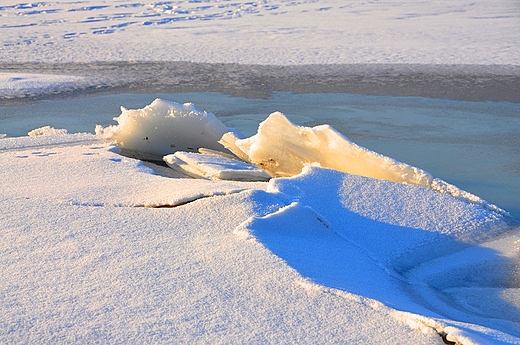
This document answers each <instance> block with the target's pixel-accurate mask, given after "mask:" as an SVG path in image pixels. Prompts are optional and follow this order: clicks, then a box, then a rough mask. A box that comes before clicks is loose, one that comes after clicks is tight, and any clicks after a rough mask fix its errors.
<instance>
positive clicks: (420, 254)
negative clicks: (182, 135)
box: [0, 134, 520, 344]
mask: <svg viewBox="0 0 520 345" xmlns="http://www.w3.org/2000/svg"><path fill="white" fill-rule="evenodd" d="M117 151H118V150H117V149H114V148H113V147H111V146H110V145H107V144H103V142H102V140H101V138H99V136H95V135H86V134H81V135H76V134H74V135H71V134H68V135H54V136H53V135H51V136H37V137H19V138H6V139H3V140H1V141H0V164H1V165H2V166H3V167H4V169H1V170H0V184H1V187H2V188H1V189H0V190H1V192H0V223H2V225H3V232H2V236H3V237H2V238H3V240H2V241H1V242H0V251H1V252H2V256H1V259H2V265H0V270H1V273H2V277H4V279H2V280H0V292H2V293H0V305H1V306H2V316H3V318H2V321H3V322H2V324H1V325H0V342H3V343H51V342H55V341H56V339H57V337H59V338H60V339H71V341H74V340H76V342H77V339H78V338H77V337H78V335H81V339H84V340H85V342H88V343H96V342H99V341H100V339H101V340H102V341H105V342H110V343H114V342H118V341H124V342H128V343H135V342H147V343H193V342H201V343H221V342H234V343H242V342H244V341H246V342H247V343H251V344H261V343H266V342H267V343H287V342H289V343H292V342H296V343H298V344H309V343H331V342H338V343H377V344H395V343H396V342H397V343H399V342H400V341H399V339H404V341H403V343H414V344H439V343H440V336H439V333H443V332H444V333H447V334H448V338H449V339H451V340H454V341H455V340H458V341H460V340H461V339H465V340H467V341H468V343H478V341H477V340H478V339H483V340H484V341H489V342H491V343H499V342H503V343H510V344H519V343H520V338H518V337H519V336H520V332H519V331H518V327H516V326H515V325H514V324H513V323H512V322H511V321H514V320H516V317H517V313H518V308H516V307H515V303H514V297H515V296H516V295H517V293H518V288H517V286H514V285H512V284H510V285H507V284H506V283H505V281H503V280H495V279H494V278H495V277H496V273H495V272H504V273H509V272H510V271H511V270H512V269H513V268H514V267H513V266H514V265H511V260H513V259H515V258H517V257H518V246H517V243H515V241H518V236H516V237H512V238H513V239H514V241H513V242H511V241H506V240H505V239H504V241H506V244H507V245H504V244H503V243H499V241H494V242H489V243H491V244H487V242H488V241H489V240H490V239H494V238H495V237H496V236H498V235H500V234H501V233H503V232H504V231H505V230H507V229H508V221H507V219H506V218H505V217H503V216H501V215H499V214H497V213H494V212H491V211H489V210H487V209H485V208H483V207H481V206H479V205H476V204H471V203H467V202H464V201H461V200H459V199H456V198H453V197H451V196H449V195H445V194H440V193H436V192H433V191H432V190H429V189H425V188H421V187H418V186H414V185H406V184H402V183H395V182H391V181H386V180H381V179H373V178H368V177H363V176H358V175H353V174H348V173H343V172H339V171H335V170H331V169H325V168H319V167H305V168H304V169H303V172H302V173H300V174H299V175H296V176H293V177H288V178H276V179H271V181H270V182H269V183H265V182H237V181H217V180H210V179H184V178H183V179H180V178H167V177H166V176H167V175H166V174H164V173H165V170H169V171H171V169H169V168H165V167H159V166H157V165H154V164H149V163H146V164H145V163H143V162H141V161H138V160H135V159H132V158H128V157H124V156H121V155H119V154H117ZM203 152H206V154H205V155H204V157H206V156H207V153H208V151H203ZM177 155H178V156H179V157H183V158H185V159H186V160H188V158H187V157H189V156H192V155H195V156H196V155H197V154H194V153H178V154H177ZM216 157H218V156H216ZM198 159H199V157H195V158H194V160H195V161H197V162H198V161H199V160H198ZM163 169H164V170H163ZM42 181H45V183H42ZM237 235H238V236H237ZM107 243H109V244H110V245H107ZM474 253H477V254H478V255H479V258H476V257H475V255H474ZM479 253H480V254H485V255H480V254H479ZM504 256H505V257H506V258H505V259H503V258H501V257H504ZM465 258H466V259H467V258H469V259H470V260H465ZM479 262H482V263H485V265H479ZM437 263H441V265H438V264H437ZM446 263H448V264H446ZM446 277H448V278H449V277H453V278H454V279H445V278H446ZM486 277H487V279H486ZM490 282H495V283H496V284H495V285H494V287H493V290H490V289H488V287H489V286H488V285H489V283H490ZM468 287H469V288H470V289H472V291H474V292H478V293H480V294H484V293H485V291H492V292H493V293H492V294H488V295H487V296H486V299H485V307H484V306H482V307H479V306H473V305H474V304H475V303H476V301H475V298H474V296H477V295H475V294H469V296H468V289H467V288H468ZM486 289H487V290H486ZM501 292H503V294H502V296H506V297H507V298H508V299H513V301H512V302H507V301H505V300H504V299H500V298H499V293H501ZM495 294H496V295H495ZM468 306H469V307H468ZM501 306H505V307H507V308H505V307H504V308H502V307H501ZM392 308H396V309H398V310H404V311H408V313H403V312H396V311H395V310H394V309H392ZM468 308H472V309H469V310H471V312H468ZM498 309H502V310H506V311H507V313H504V314H500V313H498V312H497V310H498ZM165 315H167V317H166V319H165ZM273 315H275V316H276V317H274V318H273ZM486 316H492V317H493V318H489V317H486ZM236 320H239V322H237V321H236ZM452 320H458V321H457V322H456V321H452ZM128 324H132V325H133V327H132V328H130V329H129V328H128V327H127V325H128ZM294 325H297V327H296V326H294ZM338 329H341V332H338ZM100 330H109V331H107V332H101V333H100ZM266 330H269V331H268V332H267V331H266ZM417 330H420V331H419V332H418V331H417ZM158 334H160V336H158ZM396 339H397V341H396ZM469 341H471V342H469Z"/></svg>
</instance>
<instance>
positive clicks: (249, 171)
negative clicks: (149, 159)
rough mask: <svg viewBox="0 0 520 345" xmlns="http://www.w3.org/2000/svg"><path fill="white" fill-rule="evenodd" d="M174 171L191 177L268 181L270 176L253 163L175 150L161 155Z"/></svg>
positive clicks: (214, 154) (215, 155)
mask: <svg viewBox="0 0 520 345" xmlns="http://www.w3.org/2000/svg"><path fill="white" fill-rule="evenodd" d="M203 152H207V150H203ZM163 159H164V161H165V162H166V164H168V166H170V167H171V168H172V169H174V170H175V171H178V172H181V173H183V174H187V175H189V176H193V177H204V178H215V179H220V180H236V181H268V180H269V179H270V176H269V175H268V174H266V173H265V172H264V171H262V170H261V169H259V168H257V167H256V166H254V165H251V164H248V163H245V162H242V161H239V160H237V159H232V158H229V157H226V156H224V155H218V154H216V153H213V154H201V153H194V152H182V151H177V152H175V153H174V154H170V155H167V156H164V157H163Z"/></svg>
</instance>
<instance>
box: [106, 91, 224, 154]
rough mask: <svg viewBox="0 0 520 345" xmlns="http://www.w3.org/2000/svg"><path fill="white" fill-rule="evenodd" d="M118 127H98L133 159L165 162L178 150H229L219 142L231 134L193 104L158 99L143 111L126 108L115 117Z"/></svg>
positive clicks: (109, 139) (221, 124)
mask: <svg viewBox="0 0 520 345" xmlns="http://www.w3.org/2000/svg"><path fill="white" fill-rule="evenodd" d="M114 120H116V121H117V122H118V125H112V126H108V127H105V128H103V127H102V126H100V125H98V126H96V134H97V135H98V136H100V137H101V138H103V139H104V140H106V141H110V142H114V143H115V144H116V145H117V146H118V147H120V148H121V149H123V150H125V151H126V152H128V153H130V154H131V155H133V156H136V157H140V158H144V159H149V160H157V161H160V160H162V157H163V156H164V155H167V154H170V153H173V152H176V151H189V152H196V151H197V150H198V149H199V148H200V147H204V148H208V149H213V150H218V151H227V150H226V149H225V148H224V147H223V146H222V145H221V144H219V143H218V140H219V139H220V138H221V137H222V135H223V134H224V133H226V132H227V131H228V129H227V128H226V126H224V124H223V123H222V122H220V121H219V120H218V119H217V118H216V117H215V115H213V114H212V113H207V112H205V111H200V110H198V109H197V108H196V107H195V106H194V105H193V104H191V103H186V104H179V103H175V102H168V101H164V100H161V99H156V100H155V101H153V102H152V103H151V104H150V105H148V106H146V107H144V108H142V109H125V108H123V107H121V115H120V116H119V117H116V118H114Z"/></svg>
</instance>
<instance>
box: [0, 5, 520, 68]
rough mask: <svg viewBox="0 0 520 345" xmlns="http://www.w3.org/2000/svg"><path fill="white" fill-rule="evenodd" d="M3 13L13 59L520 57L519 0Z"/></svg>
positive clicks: (1, 28) (487, 60)
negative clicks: (519, 43)
mask: <svg viewBox="0 0 520 345" xmlns="http://www.w3.org/2000/svg"><path fill="white" fill-rule="evenodd" d="M0 20H1V21H0V37H2V38H1V42H2V54H0V61H9V62H11V61H48V62H55V61H73V62H80V61H114V60H117V61H159V60H162V61H178V60H180V61H193V62H231V63H248V64H330V63H425V64H427V63H438V64H503V63H506V64H515V65H518V64H520V47H519V45H518V44H517V43H518V42H520V30H518V24H519V21H520V7H519V5H518V2H517V1H515V0H494V1H491V0H476V1H475V0H457V1H451V0H442V1H435V2H432V1H427V0H423V1H409V0H404V1H403V0H382V1H380V0H370V1H359V0H349V1H341V0H261V1H249V0H245V1H244V0H236V1H231V0H196V1H187V0H172V1H152V2H148V1H147V2H144V1H130V0H127V1H125V0H123V1H121V0H88V1H64V0H62V1H59V0H58V1H41V2H32V3H24V2H20V1H18V0H4V1H2V4H1V6H0Z"/></svg>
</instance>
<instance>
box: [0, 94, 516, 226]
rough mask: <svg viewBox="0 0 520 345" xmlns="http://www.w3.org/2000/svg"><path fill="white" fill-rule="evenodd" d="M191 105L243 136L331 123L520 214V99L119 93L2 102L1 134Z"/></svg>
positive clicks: (83, 127) (84, 125)
mask: <svg viewBox="0 0 520 345" xmlns="http://www.w3.org/2000/svg"><path fill="white" fill-rule="evenodd" d="M158 97H159V98H163V99H167V100H170V101H175V102H179V103H184V102H192V103H194V104H195V105H196V106H197V107H198V108H199V109H201V110H206V111H208V112H212V113H214V114H215V115H216V116H217V117H218V118H219V119H221V120H222V121H223V122H224V123H225V124H226V125H227V126H228V127H234V128H237V129H239V130H240V131H242V132H243V133H244V134H246V135H248V136H249V135H252V134H254V133H255V132H256V128H257V126H258V124H259V123H260V122H261V121H262V120H264V119H265V118H266V117H267V116H268V115H269V114H270V113H271V112H274V111H281V112H283V113H284V114H285V115H287V116H288V117H289V118H290V119H291V120H292V121H293V122H295V123H297V124H300V125H305V126H314V125H318V124H329V125H331V126H333V127H334V128H336V129H338V130H339V131H341V132H342V133H344V134H345V135H346V136H347V137H349V138H350V139H351V140H353V141H354V142H356V143H357V144H359V145H361V146H365V147H367V148H369V149H371V150H374V151H377V152H380V153H382V154H384V155H387V156H390V157H392V158H395V159H398V160H400V161H403V162H406V163H409V164H412V165H414V166H417V167H420V168H422V169H424V170H427V171H429V172H430V173H432V174H433V175H434V176H435V177H439V178H441V179H444V180H446V181H447V182H450V183H452V184H455V185H456V186H458V187H460V188H462V189H464V190H467V191H469V192H471V193H473V194H476V195H478V196H480V197H482V198H484V199H486V200H488V201H490V202H492V203H494V204H496V205H498V206H500V207H502V208H504V209H505V210H507V211H509V212H510V213H511V214H512V215H513V216H514V217H515V218H517V219H520V135H519V131H520V104H518V103H508V102H467V101H456V100H443V99H431V98H422V97H390V96H365V95H352V94H341V93H331V94H324V93H312V94H292V93H288V92H277V93H273V94H272V96H271V97H269V98H267V99H250V98H240V97H231V96H228V95H225V94H221V93H176V94H164V93H157V94H137V95H136V94H118V95H104V96H97V97H88V98H75V99H70V100H54V101H41V102H37V103H33V104H27V105H23V106H12V107H0V134H7V135H8V136H21V135H26V134H27V132H28V131H30V130H32V129H34V128H38V127H42V126H46V125H50V126H53V127H55V128H66V129H67V130H68V131H69V132H70V133H74V132H91V133H93V132H94V127H95V125H96V124H101V125H103V126H107V125H110V124H115V122H114V121H113V120H112V118H113V117H116V116H118V115H119V114H120V106H124V107H126V108H142V107H144V106H145V105H147V104H149V103H151V101H153V100H154V99H155V98H158Z"/></svg>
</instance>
